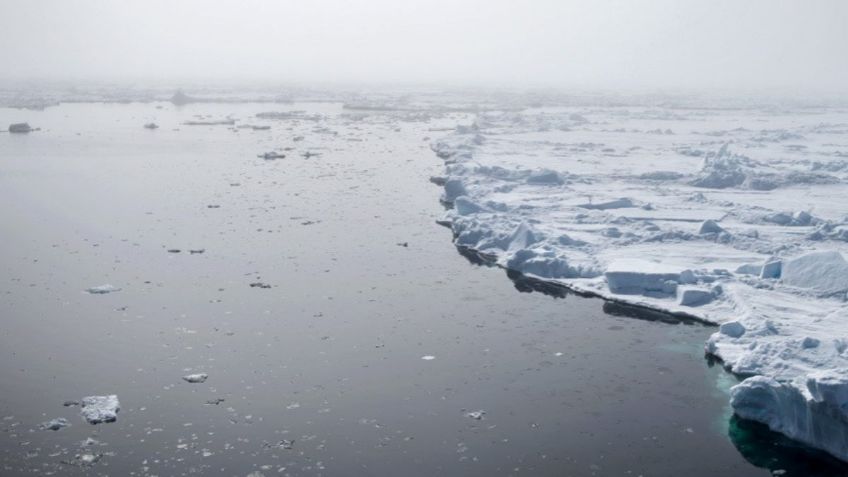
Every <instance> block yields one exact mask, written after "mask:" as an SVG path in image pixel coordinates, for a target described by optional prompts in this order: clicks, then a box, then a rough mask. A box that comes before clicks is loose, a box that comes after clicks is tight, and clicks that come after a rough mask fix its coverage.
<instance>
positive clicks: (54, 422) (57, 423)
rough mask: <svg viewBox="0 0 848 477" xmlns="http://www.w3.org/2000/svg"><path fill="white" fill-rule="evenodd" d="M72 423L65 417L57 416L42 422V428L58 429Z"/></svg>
mask: <svg viewBox="0 0 848 477" xmlns="http://www.w3.org/2000/svg"><path fill="white" fill-rule="evenodd" d="M70 425H71V423H70V422H68V420H67V419H65V418H64V417H57V418H56V419H51V420H49V421H47V422H42V423H41V428H42V429H47V430H50V431H58V430H59V429H62V428H65V427H68V426H70Z"/></svg>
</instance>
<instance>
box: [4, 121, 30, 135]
mask: <svg viewBox="0 0 848 477" xmlns="http://www.w3.org/2000/svg"><path fill="white" fill-rule="evenodd" d="M31 131H32V127H30V125H29V124H28V123H15V124H10V125H9V132H10V133H24V134H25V133H28V132H31Z"/></svg>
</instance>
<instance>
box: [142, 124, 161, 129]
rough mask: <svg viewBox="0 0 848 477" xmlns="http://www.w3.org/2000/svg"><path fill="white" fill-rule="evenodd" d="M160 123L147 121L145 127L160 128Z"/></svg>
mask: <svg viewBox="0 0 848 477" xmlns="http://www.w3.org/2000/svg"><path fill="white" fill-rule="evenodd" d="M158 128H159V125H158V124H156V123H147V124H145V125H144V129H158Z"/></svg>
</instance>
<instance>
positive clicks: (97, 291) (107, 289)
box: [85, 283, 121, 295]
mask: <svg viewBox="0 0 848 477" xmlns="http://www.w3.org/2000/svg"><path fill="white" fill-rule="evenodd" d="M85 291H87V292H88V293H91V294H92V295H105V294H107V293H112V292H116V291H121V289H120V288H118V287H114V286H112V285H109V284H108V283H107V284H106V285H98V286H96V287H91V288H86V290H85Z"/></svg>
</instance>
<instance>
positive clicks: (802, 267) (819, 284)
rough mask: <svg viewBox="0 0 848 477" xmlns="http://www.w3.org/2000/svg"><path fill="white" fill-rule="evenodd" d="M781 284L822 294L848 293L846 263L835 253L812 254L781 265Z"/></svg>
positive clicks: (839, 254)
mask: <svg viewBox="0 0 848 477" xmlns="http://www.w3.org/2000/svg"><path fill="white" fill-rule="evenodd" d="M780 280H781V282H783V283H785V284H787V285H790V286H794V287H799V288H808V289H811V290H815V291H817V292H820V293H824V294H834V293H842V292H845V291H848V262H846V261H845V258H844V257H843V256H842V254H841V253H839V252H837V251H825V252H813V253H808V254H806V255H802V256H800V257H798V258H795V259H793V260H789V261H787V262H786V263H785V264H784V265H783V270H782V272H781V277H780Z"/></svg>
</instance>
